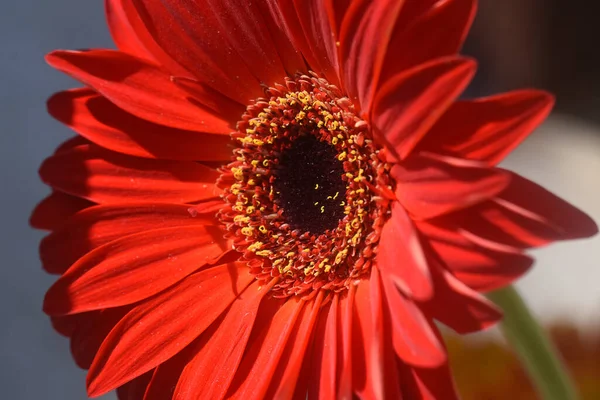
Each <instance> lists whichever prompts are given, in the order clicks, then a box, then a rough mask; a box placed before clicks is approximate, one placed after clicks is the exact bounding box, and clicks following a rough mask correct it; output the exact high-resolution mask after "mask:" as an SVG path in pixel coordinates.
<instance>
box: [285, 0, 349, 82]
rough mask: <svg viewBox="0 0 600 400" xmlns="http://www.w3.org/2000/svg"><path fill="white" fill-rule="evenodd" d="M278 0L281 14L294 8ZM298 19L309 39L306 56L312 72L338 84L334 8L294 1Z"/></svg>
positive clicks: (315, 0) (311, 0)
mask: <svg viewBox="0 0 600 400" xmlns="http://www.w3.org/2000/svg"><path fill="white" fill-rule="evenodd" d="M283 3H288V4H289V2H283V1H279V4H280V8H281V9H282V11H284V10H285V9H286V7H292V6H291V5H285V4H283ZM293 3H294V6H295V9H296V15H297V20H298V21H299V23H300V25H301V27H302V29H301V31H302V32H303V36H304V38H305V40H306V42H305V43H306V47H305V48H302V49H303V54H304V56H305V57H306V60H307V62H308V64H309V65H310V68H311V70H313V71H315V72H317V73H319V75H321V76H324V77H325V78H326V79H327V80H328V81H329V82H330V83H331V84H333V85H339V82H340V78H339V76H338V69H339V63H338V55H337V51H338V48H337V46H336V37H335V36H334V32H333V29H332V26H331V21H332V20H331V18H333V15H331V14H330V13H331V12H333V9H332V8H330V7H328V4H326V3H327V2H326V1H322V0H293Z"/></svg>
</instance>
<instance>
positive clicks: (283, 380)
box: [267, 291, 323, 399]
mask: <svg viewBox="0 0 600 400" xmlns="http://www.w3.org/2000/svg"><path fill="white" fill-rule="evenodd" d="M322 301H323V292H322V291H319V293H317V295H316V297H315V299H314V300H312V301H310V302H309V303H308V304H306V305H305V306H304V308H303V312H302V315H301V316H300V318H298V321H297V322H296V326H295V327H294V330H293V331H292V333H291V335H290V338H289V340H288V341H287V344H286V346H285V350H284V351H283V354H282V356H281V361H280V362H279V366H278V368H277V369H276V370H275V375H273V377H272V382H271V386H270V388H269V391H268V392H267V398H274V399H291V398H292V397H293V395H294V392H295V389H296V384H297V382H298V377H299V375H300V369H301V368H302V364H303V363H304V362H305V360H306V359H310V355H309V354H308V353H307V348H308V344H309V342H310V340H311V337H312V335H313V329H314V326H315V322H316V320H317V315H318V314H319V310H320V308H321V303H322Z"/></svg>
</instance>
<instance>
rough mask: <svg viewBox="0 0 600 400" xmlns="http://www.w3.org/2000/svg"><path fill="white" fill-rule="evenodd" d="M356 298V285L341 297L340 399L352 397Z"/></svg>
mask: <svg viewBox="0 0 600 400" xmlns="http://www.w3.org/2000/svg"><path fill="white" fill-rule="evenodd" d="M355 299H356V286H355V285H352V286H350V288H349V289H348V293H347V294H346V295H345V296H342V297H341V298H340V314H341V315H340V320H339V321H338V323H339V326H338V333H339V334H340V337H338V341H337V342H338V349H337V351H338V353H339V354H341V357H340V358H338V367H337V370H338V371H337V373H338V374H339V376H338V377H337V379H338V382H339V383H338V394H337V398H338V399H351V398H352V394H353V391H352V388H353V382H352V370H353V365H352V364H353V362H352V361H353V360H352V346H353V341H354V340H355V339H354V335H353V331H354V329H352V327H353V324H354V302H355Z"/></svg>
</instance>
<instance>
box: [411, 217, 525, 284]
mask: <svg viewBox="0 0 600 400" xmlns="http://www.w3.org/2000/svg"><path fill="white" fill-rule="evenodd" d="M417 228H418V229H419V232H421V234H422V235H423V236H424V240H426V241H427V243H428V244H429V245H430V246H431V249H432V251H434V252H435V253H436V254H437V256H438V257H439V259H440V262H441V263H442V264H443V265H444V266H445V267H446V268H448V270H450V272H452V274H453V275H454V276H455V277H456V278H458V279H459V280H460V281H461V282H463V283H464V284H466V285H467V286H469V287H470V288H471V289H474V290H476V291H478V292H486V291H490V290H494V289H499V288H502V287H504V286H506V285H509V284H510V283H512V282H513V281H514V280H516V279H517V278H518V277H519V276H521V275H523V274H524V273H525V272H526V271H527V270H529V268H530V267H531V265H532V264H533V259H532V258H531V257H529V256H527V255H525V254H523V253H522V252H521V251H519V250H518V249H510V248H504V249H503V251H496V250H491V249H488V248H485V247H482V246H480V245H477V244H475V243H473V242H472V241H470V240H469V239H467V238H466V237H465V236H464V235H462V234H460V233H459V232H456V231H454V230H452V229H451V228H444V227H443V226H440V225H436V224H434V223H428V222H425V221H421V222H417Z"/></svg>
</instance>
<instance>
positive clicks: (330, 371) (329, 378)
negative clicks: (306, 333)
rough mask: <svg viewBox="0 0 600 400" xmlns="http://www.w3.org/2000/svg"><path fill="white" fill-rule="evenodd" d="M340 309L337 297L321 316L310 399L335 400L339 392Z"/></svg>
mask: <svg viewBox="0 0 600 400" xmlns="http://www.w3.org/2000/svg"><path fill="white" fill-rule="evenodd" d="M338 309H339V296H337V295H335V296H333V299H332V300H331V302H330V304H329V306H328V307H327V308H326V309H323V310H322V311H321V314H320V315H319V320H318V322H317V325H316V328H315V340H314V347H313V351H312V357H311V373H310V379H309V381H308V383H309V386H308V398H309V399H317V398H322V399H333V398H335V396H336V393H337V390H338V375H339V374H338V371H339V366H338V363H337V359H338V356H340V354H338V347H339V346H338V342H339V341H341V335H340V333H339V332H338V330H339V329H340V328H338V325H339V323H338Z"/></svg>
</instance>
